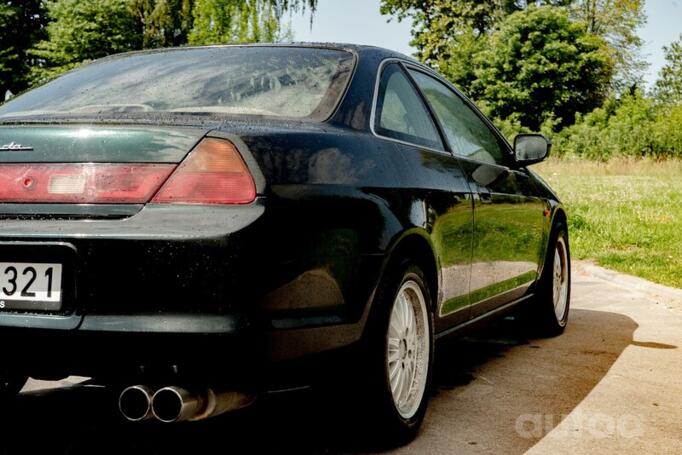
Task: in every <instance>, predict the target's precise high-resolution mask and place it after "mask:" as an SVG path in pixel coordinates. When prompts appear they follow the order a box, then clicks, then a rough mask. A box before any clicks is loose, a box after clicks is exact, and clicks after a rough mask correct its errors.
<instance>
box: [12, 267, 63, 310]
mask: <svg viewBox="0 0 682 455" xmlns="http://www.w3.org/2000/svg"><path fill="white" fill-rule="evenodd" d="M61 301H62V265H61V264H41V263H32V262H0V309H16V310H32V309H36V310H59V309H60V308H61Z"/></svg>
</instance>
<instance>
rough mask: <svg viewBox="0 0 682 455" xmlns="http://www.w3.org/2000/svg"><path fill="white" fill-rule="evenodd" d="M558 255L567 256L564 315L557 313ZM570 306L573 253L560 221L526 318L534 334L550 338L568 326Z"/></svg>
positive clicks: (559, 333) (554, 230) (553, 235)
mask: <svg viewBox="0 0 682 455" xmlns="http://www.w3.org/2000/svg"><path fill="white" fill-rule="evenodd" d="M560 243H563V246H564V247H563V253H562V252H559V253H557V247H559V248H560V249H561V245H560ZM555 254H559V255H560V256H562V255H564V258H565V279H566V280H567V282H566V286H567V288H566V298H565V302H566V305H565V310H564V311H563V315H562V316H561V317H559V316H557V311H555V301H554V294H555V290H554V273H555V269H554V262H555ZM562 260H563V259H562ZM562 276H563V275H562ZM562 281H563V280H562ZM570 306H571V254H570V248H569V243H568V231H567V229H566V226H565V225H564V224H563V223H557V224H556V225H555V226H554V229H553V230H552V234H551V237H550V242H549V246H548V248H547V254H546V257H545V263H544V266H543V268H542V275H541V277H540V280H539V281H538V283H537V289H536V294H535V298H534V299H533V301H532V304H531V306H530V307H528V308H527V314H526V320H527V322H528V323H529V325H530V328H531V330H532V332H533V333H534V334H537V335H539V336H547V337H552V336H558V335H561V334H562V333H563V332H564V330H565V329H566V324H567V323H568V314H569V311H570Z"/></svg>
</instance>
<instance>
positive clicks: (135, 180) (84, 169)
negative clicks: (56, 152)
mask: <svg viewBox="0 0 682 455" xmlns="http://www.w3.org/2000/svg"><path fill="white" fill-rule="evenodd" d="M173 169H175V165H174V164H98V163H90V164H0V202H9V203H18V202H21V203H43V202H44V203H71V204H98V203H99V204H102V203H108V204H143V203H146V202H148V201H149V199H151V197H152V196H153V195H154V193H155V192H156V191H157V190H158V188H159V187H160V186H161V184H162V183H163V182H164V181H165V180H166V179H167V178H168V176H169V175H170V174H171V172H173Z"/></svg>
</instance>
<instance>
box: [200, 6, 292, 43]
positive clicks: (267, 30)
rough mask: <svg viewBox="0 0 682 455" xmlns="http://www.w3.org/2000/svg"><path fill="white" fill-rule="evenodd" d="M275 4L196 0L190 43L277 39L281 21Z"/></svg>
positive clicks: (270, 40)
mask: <svg viewBox="0 0 682 455" xmlns="http://www.w3.org/2000/svg"><path fill="white" fill-rule="evenodd" d="M275 7H276V5H274V4H273V2H271V1H267V0H196V4H195V6H194V28H193V29H192V31H191V33H190V34H189V43H190V44H194V45H205V44H222V43H251V42H263V41H265V42H273V41H277V40H278V37H279V29H280V27H279V25H280V21H279V18H278V16H277V12H276V8H275Z"/></svg>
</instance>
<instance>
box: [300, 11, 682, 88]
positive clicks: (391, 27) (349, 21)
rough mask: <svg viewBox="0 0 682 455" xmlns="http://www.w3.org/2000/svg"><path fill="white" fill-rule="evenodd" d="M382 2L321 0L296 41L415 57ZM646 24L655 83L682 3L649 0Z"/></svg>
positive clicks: (681, 17) (406, 29) (681, 23)
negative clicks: (384, 50)
mask: <svg viewBox="0 0 682 455" xmlns="http://www.w3.org/2000/svg"><path fill="white" fill-rule="evenodd" d="M379 4H380V0H319V3H318V9H317V12H316V13H315V17H314V20H313V23H312V28H311V24H310V16H308V15H306V16H302V15H294V16H293V17H292V20H291V27H292V30H293V32H294V38H295V40H296V41H330V42H342V43H355V44H372V45H376V46H381V47H386V48H389V49H393V50H396V51H399V52H402V53H405V54H412V53H413V52H414V49H412V48H411V47H410V44H409V43H410V39H411V36H410V25H411V24H410V23H409V21H403V22H402V23H399V22H398V21H397V20H395V19H394V20H392V21H390V22H387V19H389V17H387V16H382V15H381V14H379ZM646 14H647V17H648V21H647V24H646V25H645V26H644V27H642V29H641V30H640V36H641V37H642V39H643V41H644V46H643V49H642V53H643V55H644V57H645V58H646V60H647V62H649V68H648V69H647V71H646V73H645V80H646V81H647V83H648V84H649V85H651V84H653V82H654V81H655V80H656V76H657V74H658V71H659V70H660V68H661V67H662V66H663V65H664V63H665V60H664V57H663V50H662V47H663V46H665V45H667V44H669V43H670V42H672V41H674V40H676V39H677V38H678V37H679V36H680V34H682V0H648V1H647V2H646Z"/></svg>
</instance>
